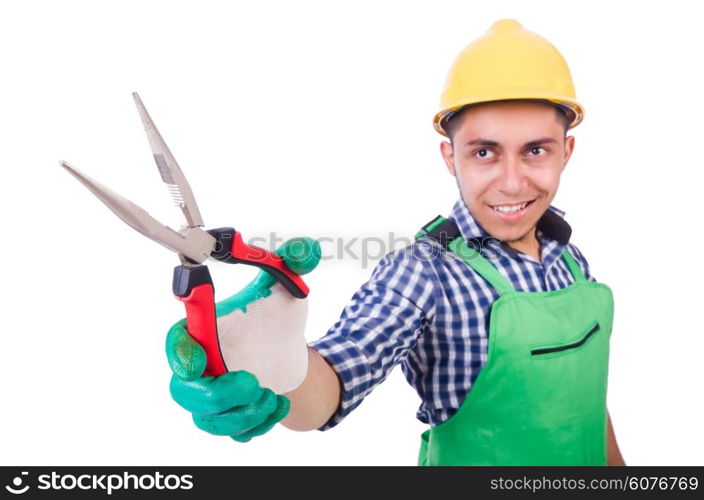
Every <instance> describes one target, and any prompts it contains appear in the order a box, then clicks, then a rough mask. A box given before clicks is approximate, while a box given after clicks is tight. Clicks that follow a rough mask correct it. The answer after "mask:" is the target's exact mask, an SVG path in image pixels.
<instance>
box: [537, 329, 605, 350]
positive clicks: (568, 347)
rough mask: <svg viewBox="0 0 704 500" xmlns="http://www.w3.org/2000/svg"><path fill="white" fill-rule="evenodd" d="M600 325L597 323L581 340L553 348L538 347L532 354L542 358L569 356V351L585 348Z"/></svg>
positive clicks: (553, 346)
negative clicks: (559, 355) (560, 355)
mask: <svg viewBox="0 0 704 500" xmlns="http://www.w3.org/2000/svg"><path fill="white" fill-rule="evenodd" d="M599 329H600V327H599V323H598V322H597V323H595V324H594V325H592V327H591V328H589V330H587V331H586V332H585V333H584V334H583V335H582V337H581V338H580V339H578V340H576V341H574V342H570V343H568V344H558V345H552V346H545V347H536V348H535V349H531V351H530V353H531V355H532V356H536V357H540V356H547V355H550V354H552V355H558V354H568V353H569V351H573V350H575V349H579V348H580V347H582V346H584V345H585V344H586V343H587V342H588V341H589V339H591V338H592V337H593V336H594V335H595V334H596V333H597V332H598V331H599Z"/></svg>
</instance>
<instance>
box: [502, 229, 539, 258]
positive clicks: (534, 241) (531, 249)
mask: <svg viewBox="0 0 704 500" xmlns="http://www.w3.org/2000/svg"><path fill="white" fill-rule="evenodd" d="M506 244H507V245H508V246H510V247H511V248H513V249H515V250H519V251H521V252H523V253H526V254H528V255H530V256H531V257H534V258H535V259H536V260H538V261H539V262H542V261H543V260H542V258H541V255H540V241H539V240H538V238H537V237H536V234H535V227H534V228H533V229H531V230H530V231H528V233H527V234H526V235H525V236H523V237H522V238H520V239H518V240H511V241H507V242H506Z"/></svg>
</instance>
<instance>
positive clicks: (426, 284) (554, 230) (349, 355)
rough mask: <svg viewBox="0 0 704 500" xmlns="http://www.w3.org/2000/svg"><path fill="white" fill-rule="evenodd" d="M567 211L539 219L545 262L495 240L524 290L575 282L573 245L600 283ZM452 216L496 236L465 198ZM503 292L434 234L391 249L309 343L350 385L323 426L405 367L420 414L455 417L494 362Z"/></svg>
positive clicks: (500, 264)
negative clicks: (497, 304) (494, 324)
mask: <svg viewBox="0 0 704 500" xmlns="http://www.w3.org/2000/svg"><path fill="white" fill-rule="evenodd" d="M549 212H552V213H549ZM563 215H564V212H563V211H562V210H559V209H557V208H555V207H553V206H551V207H550V208H549V210H548V211H547V212H546V213H545V214H544V215H543V217H541V219H540V221H539V222H538V225H537V228H538V230H537V236H538V239H539V240H540V243H541V257H542V262H540V261H538V260H536V259H535V258H534V257H532V256H530V255H528V254H526V253H524V252H521V251H518V250H515V249H512V248H510V247H508V246H505V245H503V244H501V243H500V242H498V240H494V241H495V242H496V243H497V244H498V248H499V249H500V250H503V251H499V252H496V251H494V252H493V255H494V257H493V258H491V256H488V257H489V258H491V262H492V264H493V265H495V266H496V267H497V269H498V270H499V272H500V273H501V274H502V275H504V276H505V277H506V278H507V279H508V280H509V281H510V282H511V283H512V284H513V286H514V288H515V289H516V290H520V291H525V292H543V291H549V290H558V289H561V288H564V287H566V286H568V285H569V284H570V283H572V281H573V278H572V275H571V273H570V271H569V269H568V268H567V265H566V264H565V262H564V260H563V259H561V258H560V254H561V253H562V250H563V249H564V248H565V247H567V249H568V251H569V253H570V254H571V255H572V256H573V257H574V259H575V260H576V261H577V262H578V263H579V265H580V267H581V268H582V271H583V272H584V274H585V275H586V277H587V279H590V280H591V281H595V280H594V278H593V277H591V275H590V274H589V266H588V264H587V261H586V260H585V258H584V256H583V255H582V253H581V252H580V251H579V249H578V248H577V247H576V246H574V245H573V244H572V243H569V237H570V233H571V228H570V226H569V225H568V224H567V222H565V221H564V219H563V218H562V216H563ZM448 218H449V219H452V220H453V221H454V222H455V223H456V224H457V226H458V227H459V230H460V233H461V235H462V237H463V238H464V239H465V240H466V241H469V240H471V239H472V238H479V239H481V238H486V237H490V235H489V234H488V233H487V232H486V231H485V230H484V229H483V228H482V227H481V226H479V224H478V223H477V222H476V221H475V220H474V218H473V217H472V215H471V214H470V212H469V210H468V209H467V207H466V205H465V203H464V202H463V201H462V198H461V197H460V199H459V200H458V201H457V202H456V203H455V205H454V207H453V209H452V212H451V214H450V215H449V217H448ZM474 247H475V248H478V246H477V245H475V246H474ZM491 249H492V250H495V249H494V248H493V247H492V248H491ZM496 298H498V293H497V292H496V290H494V288H492V287H491V285H489V283H487V282H486V281H485V280H484V279H483V278H482V277H481V276H479V275H478V274H477V273H476V272H475V271H474V270H473V269H472V268H471V267H470V266H469V265H468V264H467V263H465V262H464V261H463V260H461V259H460V258H459V257H457V256H456V255H455V254H454V253H452V252H451V251H449V250H446V249H445V248H443V247H442V246H441V245H440V244H439V243H438V242H437V241H435V240H433V239H431V238H428V237H421V238H419V239H417V240H416V241H415V242H414V243H413V244H412V245H409V246H407V247H406V248H404V249H400V250H396V251H393V252H389V253H388V254H386V255H385V256H384V258H382V259H381V260H380V261H379V263H378V264H377V265H376V267H375V268H374V270H373V272H372V275H371V278H370V279H369V281H367V282H366V283H364V284H363V285H362V286H361V287H360V288H359V289H358V290H357V291H356V292H355V293H354V295H353V296H352V299H351V300H350V302H349V303H348V304H347V305H346V306H345V308H344V310H343V312H342V315H341V317H340V319H339V320H338V321H337V322H336V323H335V324H334V325H333V326H332V327H331V328H330V330H329V331H328V332H327V334H326V335H325V336H323V337H321V338H320V339H318V340H316V341H313V342H311V343H310V346H311V347H313V348H314V349H316V351H317V352H319V353H320V354H321V355H322V356H323V357H324V358H325V359H326V360H327V362H328V363H329V364H330V365H331V366H332V368H333V369H334V370H335V372H336V373H337V375H338V376H339V378H340V380H341V382H342V395H341V404H340V406H339V408H338V409H337V412H336V413H335V414H334V415H333V416H332V417H331V418H330V420H329V421H328V422H327V423H326V424H325V425H323V426H322V427H320V428H319V430H327V429H330V428H332V427H334V426H335V425H337V424H338V423H340V421H341V420H342V419H343V418H345V416H347V415H348V414H349V413H350V412H351V411H352V410H354V409H355V408H356V407H357V406H358V405H359V404H360V403H361V402H362V400H363V399H364V397H365V396H366V395H367V394H369V393H370V392H371V391H372V390H373V389H374V387H376V386H377V385H378V384H380V383H381V382H383V381H384V380H385V379H386V377H387V376H388V375H389V373H390V372H391V370H392V369H393V368H394V367H395V366H396V365H397V364H400V365H401V369H402V370H403V373H404V375H405V376H406V379H407V380H408V382H409V383H410V384H411V385H412V386H413V387H414V388H415V390H416V391H417V392H418V395H419V396H420V398H421V405H420V408H419V409H418V412H417V414H416V416H417V418H418V419H419V420H420V421H421V422H423V423H426V424H429V425H431V426H434V425H437V424H439V423H442V422H444V421H445V420H447V419H448V418H450V417H451V416H452V415H453V414H454V413H455V412H456V411H457V409H458V408H459V407H460V405H461V404H462V403H463V402H464V400H465V397H466V396H467V394H468V392H469V390H470V388H471V387H472V384H473V383H474V381H475V380H476V378H477V375H478V374H479V371H480V370H481V369H482V367H483V366H484V365H485V364H486V359H487V347H488V328H487V327H488V319H489V311H490V308H491V304H492V303H493V302H494V300H495V299H496Z"/></svg>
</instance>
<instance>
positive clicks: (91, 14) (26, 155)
mask: <svg viewBox="0 0 704 500" xmlns="http://www.w3.org/2000/svg"><path fill="white" fill-rule="evenodd" d="M694 5H696V3H695V2H677V1H670V2H667V4H665V3H648V2H610V4H609V6H608V9H606V8H605V6H604V5H601V4H599V3H591V4H588V3H587V2H581V3H580V4H575V3H572V4H569V10H567V9H568V7H567V4H565V3H564V2H539V1H535V0H534V1H531V2H524V1H516V2H499V1H496V2H474V1H467V0H465V1H462V2H449V1H435V2H432V3H431V2H424V3H420V2H418V3H416V2H408V1H405V2H380V1H375V2H360V1H356V2H349V3H348V4H344V3H342V2H304V1H297V2H283V1H282V2H256V3H255V2H214V1H200V2H197V3H196V2H179V1H169V2H166V1H163V2H144V1H142V2H135V1H125V0H122V1H120V2H88V1H85V2H78V1H62V2H48V1H47V2H38V1H25V2H21V3H20V2H13V3H11V4H10V3H9V2H4V3H3V4H2V7H0V46H1V47H2V53H1V55H0V57H1V61H2V66H1V68H2V80H1V81H0V87H1V89H2V92H1V93H0V99H2V110H1V115H0V116H1V118H0V140H1V141H2V160H3V166H2V172H3V174H4V175H3V180H2V183H1V184H0V186H2V196H0V203H1V204H2V205H1V209H2V212H1V213H2V221H3V229H2V233H3V238H2V248H1V249H0V252H2V256H1V257H2V260H3V266H2V285H3V287H2V289H3V291H2V302H0V303H1V304H2V319H3V321H2V328H1V330H0V331H1V332H2V333H1V335H2V343H1V344H0V346H1V347H0V349H1V351H0V352H1V353H2V361H0V384H1V385H0V387H1V391H2V394H1V398H2V411H1V412H0V419H2V420H1V421H0V422H1V424H0V463H2V465H12V464H17V465H19V464H27V465H40V464H41V465H70V464H101V465H108V464H125V465H127V464H129V465H160V464H163V465H167V464H173V465H187V464H213V465H215V464H217V465H231V464H325V465H333V464H401V465H413V464H415V460H416V455H417V446H418V436H419V434H420V433H421V432H422V431H423V430H424V429H425V427H424V426H423V425H422V424H421V423H420V422H418V421H417V420H416V419H415V412H416V410H417V407H418V404H419V399H418V397H417V395H416V394H415V392H414V391H413V390H412V389H411V388H410V386H408V385H407V384H406V382H405V380H404V378H403V376H402V373H401V371H400V369H398V368H397V369H396V370H394V372H393V373H392V375H391V376H390V377H389V379H388V380H387V381H386V382H385V383H384V384H382V385H381V386H379V387H378V388H377V389H376V390H375V391H374V392H373V393H372V394H371V395H370V396H369V397H368V398H367V400H365V401H364V403H363V404H362V405H361V406H360V407H359V408H358V409H357V410H355V412H353V413H352V414H351V415H350V416H349V417H348V418H347V420H345V421H344V422H343V423H342V424H340V425H339V426H338V427H336V428H335V429H333V430H331V431H329V432H324V433H323V432H318V431H313V432H308V433H297V432H293V431H289V430H287V429H285V428H283V427H282V426H277V427H276V428H275V429H274V430H273V431H272V432H271V433H269V434H267V435H266V436H264V437H260V438H256V439H254V440H253V441H251V442H250V443H248V444H244V445H243V444H239V443H236V442H234V441H232V440H230V439H228V438H218V437H214V436H210V435H208V434H206V433H203V432H201V431H200V430H198V429H197V428H196V427H195V426H194V425H193V424H192V422H191V420H190V415H189V414H187V413H186V412H185V411H182V410H181V409H180V408H179V407H178V406H177V405H176V404H175V403H174V402H172V400H171V398H170V396H169V392H168V381H169V376H170V371H169V368H168V366H167V364H166V361H165V356H164V352H163V351H164V336H165V333H166V331H167V329H168V327H169V326H170V325H171V324H172V323H173V322H174V321H175V320H177V319H179V318H180V317H182V316H183V310H182V305H181V304H180V303H179V302H177V301H176V300H174V299H173V297H172V295H171V272H172V267H173V266H174V265H176V264H177V263H178V262H177V259H176V256H175V255H174V254H170V253H169V252H168V251H166V250H165V249H163V248H162V247H160V246H158V245H156V244H154V243H152V242H151V241H149V240H147V239H146V238H144V237H142V236H141V235H139V234H138V233H136V232H134V231H133V230H132V229H130V228H129V227H127V226H126V225H124V224H123V223H122V222H121V221H119V220H118V219H117V218H116V217H115V216H114V215H113V214H112V213H110V212H109V211H108V210H107V209H106V208H105V207H104V206H103V205H102V204H100V202H98V201H97V199H95V198H94V197H93V195H92V194H90V193H89V192H88V191H87V190H86V189H85V188H83V187H82V186H81V185H80V184H78V183H77V182H76V181H75V180H74V179H73V178H72V177H70V176H69V175H68V174H67V173H66V172H64V171H63V170H62V169H60V168H59V166H58V161H59V160H62V159H64V160H67V161H70V162H71V163H73V164H74V165H76V166H77V167H78V168H81V169H83V170H85V171H87V172H90V174H91V175H93V176H94V177H96V178H97V179H99V180H101V181H103V182H104V183H106V184H108V185H109V186H111V187H112V188H114V189H115V190H117V191H119V192H121V193H122V194H124V195H126V196H127V197H129V198H130V199H132V200H133V201H135V202H137V203H139V204H140V205H142V206H143V207H144V208H146V209H147V210H148V211H149V212H150V213H151V214H152V215H154V216H156V217H157V218H159V219H160V220H162V221H164V222H165V223H168V224H170V225H172V226H175V227H178V225H179V224H180V222H181V216H180V215H181V214H180V212H178V211H177V210H176V209H174V208H173V207H172V205H171V202H170V199H169V197H168V194H167V191H166V189H164V187H163V185H162V184H161V181H160V179H159V176H158V175H157V171H156V168H155V166H154V164H153V161H152V159H151V155H150V152H149V149H148V145H147V142H146V139H145V137H144V133H143V130H142V126H141V124H140V122H139V120H138V117H137V114H136V111H135V109H134V105H133V103H132V99H131V96H130V93H131V92H132V91H138V92H139V93H140V95H141V97H142V99H143V100H144V102H145V104H146V106H147V108H148V109H149V111H150V112H151V114H152V117H153V118H154V120H155V122H156V123H157V125H158V126H159V128H160V130H161V132H162V134H163V135H164V137H165V139H166V140H167V142H168V143H169V145H170V146H171V149H172V151H173V152H174V154H175V156H176V158H177V159H178V160H179V163H180V164H181V166H182V167H183V169H184V171H185V172H186V174H187V175H188V178H189V180H190V182H191V185H192V187H193V189H194V191H195V194H196V196H197V198H198V200H199V202H200V208H201V211H202V213H203V215H204V217H205V221H206V224H207V225H208V226H209V227H217V226H228V225H232V226H234V227H236V228H237V229H238V230H240V231H242V232H243V234H244V235H245V238H247V239H249V238H253V237H266V236H267V235H268V234H269V232H271V231H274V232H276V233H277V234H278V235H280V236H281V237H283V238H288V237H292V236H298V235H308V236H312V237H316V238H321V237H336V238H352V237H363V236H383V235H386V234H387V233H389V232H394V233H395V234H396V235H397V236H407V237H411V236H412V235H413V234H414V233H415V231H416V230H417V228H418V227H419V226H420V225H421V224H423V223H425V222H427V221H428V220H429V219H430V218H432V217H433V216H435V215H436V214H439V213H440V214H447V212H448V211H449V210H450V208H451V206H452V204H453V203H454V201H455V199H456V197H457V190H456V189H457V188H456V186H455V183H454V180H453V179H452V178H451V177H450V176H449V175H448V174H447V171H446V169H445V168H444V166H443V164H442V162H441V158H440V155H439V147H438V144H439V142H440V139H441V138H440V136H439V135H437V134H436V133H435V132H434V131H433V129H432V127H431V119H432V116H433V114H434V113H435V111H436V106H437V103H438V100H439V95H440V91H441V88H442V84H443V81H444V78H445V74H446V71H447V69H448V68H449V65H450V63H451V62H452V60H453V59H454V57H455V56H456V55H457V53H459V51H460V50H461V49H462V48H463V47H464V46H465V45H467V44H468V43H470V42H471V41H472V40H473V39H475V38H476V37H478V36H480V35H481V34H483V33H484V32H485V31H486V30H487V29H488V28H489V26H490V25H491V24H492V23H493V22H494V21H496V20H498V19H501V18H504V17H512V18H515V19H517V20H519V21H520V22H521V23H522V24H523V25H524V26H525V27H526V28H528V29H530V30H532V31H535V32H537V33H539V34H541V35H543V36H544V37H546V38H547V39H549V40H550V41H552V42H553V43H554V44H555V45H556V46H557V47H558V49H559V50H560V51H561V52H562V54H563V55H564V56H565V58H566V59H567V61H568V63H569V64H570V68H571V70H572V75H573V78H574V81H575V83H576V88H577V95H578V98H579V99H580V100H581V102H582V103H583V104H584V106H585V108H586V118H585V121H584V123H583V124H582V125H580V126H579V127H577V129H575V130H574V132H573V133H574V135H575V136H576V149H575V153H574V155H573V157H572V159H571V161H570V164H569V166H568V168H567V170H566V171H565V173H564V175H563V179H562V183H561V187H560V191H559V193H558V195H557V198H556V199H555V201H554V204H555V205H556V206H558V207H560V208H562V209H564V210H566V211H567V215H566V218H567V220H568V221H569V222H570V224H571V225H572V226H573V229H574V233H573V241H574V242H575V243H576V244H577V245H578V246H579V247H580V248H581V249H582V251H583V252H584V253H585V255H586V256H587V258H588V260H589V262H590V265H591V268H592V272H593V274H594V275H595V276H596V278H597V279H598V280H600V281H603V282H605V283H607V284H609V285H610V286H611V287H612V289H613V291H614V294H615V300H616V319H615V325H614V331H613V337H612V339H613V340H612V355H611V365H610V386H609V396H608V398H609V408H610V411H611V415H612V417H613V420H614V425H615V427H616V433H617V437H618V439H619V443H620V445H621V448H622V451H623V454H624V456H625V459H626V461H627V462H628V463H629V464H632V465H648V464H667V465H672V464H702V462H704V460H703V458H704V450H703V448H704V435H703V431H702V421H704V405H703V403H702V389H701V385H702V381H703V375H704V362H703V353H704V341H703V340H702V334H703V333H704V327H703V326H702V311H703V307H702V292H701V289H702V283H703V282H704V272H703V271H702V257H701V254H700V252H701V249H702V243H703V239H702V232H701V231H702V224H701V217H702V215H701V201H702V168H703V167H704V165H703V162H702V150H701V146H702V140H701V136H702V125H701V117H702V115H703V114H704V106H703V104H702V98H701V94H702V89H703V88H704V78H702V72H701V48H702V47H704V35H703V34H702V33H703V30H702V29H701V20H700V17H699V16H698V15H697V14H696V12H695V11H694V7H693V6H694ZM324 249H325V247H324ZM328 250H332V249H331V248H328ZM372 267H373V262H372V263H368V264H367V267H366V268H364V267H363V266H362V263H361V262H360V261H359V260H353V259H351V258H349V257H347V258H343V259H334V260H326V261H323V262H322V263H321V265H320V266H319V268H318V269H317V270H316V271H315V272H314V273H313V274H312V275H309V276H308V277H307V282H308V283H309V285H310V287H311V289H312V292H311V295H310V314H309V321H308V327H307V337H308V339H309V340H313V339H315V338H318V337H320V336H321V335H323V334H324V333H325V332H326V331H327V329H328V328H329V327H330V326H331V325H332V324H333V323H334V322H335V320H336V319H337V318H338V317H339V314H340V312H341V310H342V308H343V306H344V305H345V303H346V302H347V300H349V298H350V297H351V296H352V294H353V292H354V291H355V290H356V289H357V287H358V286H359V285H361V284H362V283H363V282H364V281H365V280H366V279H367V278H368V276H369V274H370V272H371V269H372ZM211 272H212V274H213V276H214V280H215V284H216V291H217V293H218V298H219V299H222V298H225V297H226V296H228V295H230V294H232V293H234V292H235V291H237V290H239V288H240V287H241V286H243V285H244V284H246V283H247V282H248V281H249V280H250V279H251V278H252V277H253V276H254V272H255V271H254V270H253V269H251V268H247V267H245V266H226V265H219V264H214V265H212V266H211Z"/></svg>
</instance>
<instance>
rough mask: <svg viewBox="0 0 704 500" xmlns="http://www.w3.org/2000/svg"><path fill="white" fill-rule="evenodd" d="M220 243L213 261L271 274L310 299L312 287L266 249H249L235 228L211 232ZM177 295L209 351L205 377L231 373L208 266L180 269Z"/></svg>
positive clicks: (194, 334) (189, 322) (176, 276)
mask: <svg viewBox="0 0 704 500" xmlns="http://www.w3.org/2000/svg"><path fill="white" fill-rule="evenodd" d="M208 233H210V234H211V235H212V236H213V237H215V239H216V240H217V241H218V244H216V247H215V251H214V252H213V253H212V254H211V257H213V258H215V259H216V260H219V261H222V262H227V263H231V264H248V265H253V266H256V267H259V268H261V269H264V270H265V271H267V272H269V273H270V274H271V275H272V276H274V278H276V280H277V281H278V282H279V283H281V285H282V286H283V287H284V288H285V289H286V290H287V291H288V292H289V293H291V295H293V296H294V297H296V298H299V299H301V298H305V297H306V296H307V295H308V291H309V290H308V286H307V285H306V284H305V283H304V282H303V279H302V278H301V277H300V276H299V275H298V274H296V273H294V272H293V271H292V270H291V269H290V268H289V267H288V266H287V265H286V262H285V261H284V259H283V257H281V256H279V255H276V254H275V253H272V252H270V251H268V250H266V249H264V248H260V247H257V246H254V245H248V244H246V243H245V242H244V241H243V240H242V235H241V234H240V233H239V232H237V231H235V230H234V229H233V228H231V227H226V228H218V229H211V230H209V231H208ZM173 292H174V295H176V298H178V299H179V300H180V301H182V302H183V303H184V305H185V306H186V325H187V329H188V333H189V334H190V335H191V337H193V338H194V339H195V340H196V341H197V342H198V343H199V344H200V345H201V346H202V347H203V349H205V353H206V356H207V359H208V362H207V365H206V369H205V373H204V375H212V376H218V375H222V374H223V373H226V372H227V367H226V366H225V362H224V360H223V357H222V351H221V349H220V342H219V338H218V329H217V322H216V316H215V289H214V287H213V280H212V278H211V277H210V272H209V271H208V267H207V266H205V265H196V266H183V265H181V266H176V267H175V268H174V281H173Z"/></svg>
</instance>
